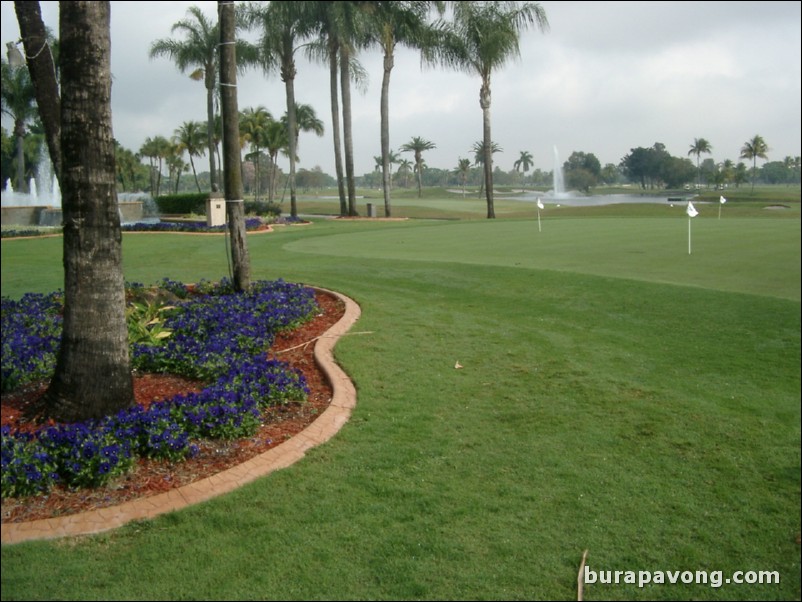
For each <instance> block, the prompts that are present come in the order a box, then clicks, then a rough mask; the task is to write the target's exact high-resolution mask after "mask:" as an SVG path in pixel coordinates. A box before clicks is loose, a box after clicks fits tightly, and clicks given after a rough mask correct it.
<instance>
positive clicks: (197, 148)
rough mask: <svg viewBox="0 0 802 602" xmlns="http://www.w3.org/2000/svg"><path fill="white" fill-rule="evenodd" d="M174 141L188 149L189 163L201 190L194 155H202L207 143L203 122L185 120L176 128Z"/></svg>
mask: <svg viewBox="0 0 802 602" xmlns="http://www.w3.org/2000/svg"><path fill="white" fill-rule="evenodd" d="M173 141H174V142H176V143H178V144H179V145H180V146H181V148H182V150H185V151H187V154H188V155H189V164H190V166H191V167H192V175H193V176H194V177H195V186H197V187H198V192H200V191H201V188H200V183H199V182H198V173H197V171H196V170H195V161H194V160H193V157H200V156H201V155H202V154H203V145H204V144H205V143H206V133H205V132H204V131H203V124H201V123H200V122H197V121H185V122H184V123H183V124H181V127H179V128H178V129H176V130H175V135H174V136H173Z"/></svg>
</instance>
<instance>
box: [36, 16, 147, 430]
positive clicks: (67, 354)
mask: <svg viewBox="0 0 802 602" xmlns="http://www.w3.org/2000/svg"><path fill="white" fill-rule="evenodd" d="M60 10H61V13H60V14H61V17H60V21H61V29H60V40H61V90H62V102H61V152H62V161H63V165H62V184H61V187H62V209H63V212H64V237H63V239H64V322H63V331H62V338H61V348H60V351H59V355H58V360H57V363H56V371H55V374H54V376H53V379H52V381H51V383H50V386H49V388H48V390H47V392H46V394H45V400H46V403H47V411H48V414H49V415H50V416H51V417H53V418H55V419H56V420H60V421H76V420H84V419H87V418H100V417H102V416H105V415H108V414H113V413H114V412H117V411H118V410H120V409H122V408H125V407H127V406H129V405H131V404H132V403H133V401H134V393H133V378H132V376H131V363H130V359H129V346H128V329H127V326H126V321H125V283H124V279H123V272H122V244H121V243H122V233H121V230H120V215H119V209H118V205H117V193H116V190H115V177H114V174H115V169H114V137H113V134H112V129H111V72H110V69H109V49H110V40H109V13H110V10H109V3H108V2H75V1H72V2H61V3H60Z"/></svg>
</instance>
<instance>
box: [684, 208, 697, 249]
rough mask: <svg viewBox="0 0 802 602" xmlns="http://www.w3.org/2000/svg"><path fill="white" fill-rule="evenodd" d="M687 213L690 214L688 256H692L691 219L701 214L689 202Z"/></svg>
mask: <svg viewBox="0 0 802 602" xmlns="http://www.w3.org/2000/svg"><path fill="white" fill-rule="evenodd" d="M685 213H687V214H688V255H690V254H691V219H693V218H694V217H696V216H697V215H699V212H698V211H697V210H696V207H694V206H693V203H691V202H690V201H688V208H687V209H686V210H685Z"/></svg>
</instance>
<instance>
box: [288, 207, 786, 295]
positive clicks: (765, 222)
mask: <svg viewBox="0 0 802 602" xmlns="http://www.w3.org/2000/svg"><path fill="white" fill-rule="evenodd" d="M688 222H689V220H688V219H687V218H683V217H681V216H679V215H678V217H677V219H651V218H602V219H598V218H595V219H545V218H544V219H542V220H541V223H540V226H538V222H537V220H531V221H518V220H516V221H503V220H498V221H496V220H487V221H471V222H432V221H420V222H418V221H415V222H406V223H403V224H398V223H393V224H389V223H386V224H377V223H375V222H371V223H370V224H367V223H366V224H364V227H365V230H356V229H350V230H349V232H348V233H337V234H332V235H330V236H317V237H309V238H303V239H299V240H296V241H294V242H291V243H288V244H287V245H286V247H285V248H286V249H287V250H289V251H293V252H300V253H314V254H321V255H327V256H341V257H355V258H359V257H364V258H380V259H403V260H421V261H439V262H457V263H466V264H482V265H498V266H510V267H521V268H525V269H539V270H558V271H568V272H576V273H583V274H593V275H598V276H605V277H614V278H624V279H634V280H643V281H649V282H661V283H671V284H678V285H686V286H698V287H703V288H709V289H715V290H722V291H731V292H741V293H750V294H759V295H767V296H773V297H780V298H785V299H792V300H797V301H798V300H800V228H799V222H798V221H796V220H772V219H737V220H735V219H731V220H726V219H723V220H717V219H694V220H692V221H691V224H690V234H689V228H688ZM689 237H690V247H691V249H690V251H691V252H690V253H689V248H688V247H689Z"/></svg>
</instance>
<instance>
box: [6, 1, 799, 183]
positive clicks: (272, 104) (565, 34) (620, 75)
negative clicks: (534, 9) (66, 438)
mask: <svg viewBox="0 0 802 602" xmlns="http://www.w3.org/2000/svg"><path fill="white" fill-rule="evenodd" d="M111 4H112V9H111V11H112V12H111V37H112V65H111V67H112V73H113V75H114V84H113V94H112V112H113V122H114V123H113V127H114V135H115V137H116V138H117V139H118V140H119V141H120V143H121V144H122V145H123V146H124V147H126V148H129V149H131V150H133V151H138V150H139V148H140V146H141V145H142V143H143V142H144V140H145V138H146V137H149V136H156V135H164V136H170V135H172V133H173V132H174V130H175V129H176V128H177V127H179V126H180V125H181V124H182V123H183V122H184V121H187V120H198V121H203V120H205V119H206V104H205V103H206V97H205V89H204V87H203V84H202V83H200V82H195V81H192V80H190V79H189V78H188V77H187V75H185V74H182V73H180V72H179V71H178V69H177V68H176V67H175V65H174V64H173V63H172V62H171V61H170V60H169V59H166V58H160V59H154V60H151V59H150V58H149V57H148V50H149V47H150V45H151V43H152V42H153V41H154V40H157V39H162V38H169V37H172V36H173V34H172V33H171V31H170V28H171V26H172V25H173V23H175V22H176V21H179V20H181V19H183V18H185V17H186V16H187V12H186V11H187V8H188V7H189V6H192V5H196V6H199V7H200V8H201V9H202V10H203V11H204V12H205V13H206V14H207V15H209V17H210V18H216V14H217V2H146V1H144V2H112V3H111ZM540 4H541V5H542V6H543V8H544V9H545V11H546V15H547V17H548V20H549V24H550V27H549V30H548V31H547V32H545V33H543V32H540V31H538V30H530V31H528V32H525V33H524V34H523V36H522V40H521V57H520V59H519V60H517V61H513V62H511V63H510V64H508V66H506V67H505V68H503V69H502V70H500V71H498V72H497V73H495V74H494V77H493V81H492V91H493V99H492V108H491V110H492V120H493V121H492V123H493V139H494V140H495V141H497V142H498V144H499V145H500V146H501V148H502V149H503V150H504V152H503V153H498V154H496V155H495V162H496V164H497V165H499V166H500V167H501V168H502V169H505V170H506V169H511V168H512V165H513V163H514V162H515V160H516V159H518V157H519V156H520V153H521V151H528V152H530V153H531V154H532V156H533V158H534V161H535V167H537V168H540V169H543V170H544V171H549V170H551V169H552V167H553V163H554V150H553V149H554V147H555V146H556V147H557V149H558V152H559V156H560V158H561V161H564V160H565V159H566V158H567V157H568V156H569V155H570V154H571V153H572V152H574V151H581V152H585V153H593V154H594V155H596V157H597V158H598V159H599V161H600V162H601V163H602V164H603V165H604V164H606V163H614V164H618V163H619V162H620V161H621V159H622V158H623V157H624V156H625V155H627V154H628V153H629V152H630V150H631V149H632V148H636V147H640V146H643V147H648V146H651V145H653V144H654V143H655V142H661V143H663V144H665V146H666V148H667V150H668V152H669V153H671V154H672V155H675V156H679V157H686V156H688V150H689V148H690V146H691V144H692V143H693V141H694V139H695V138H705V139H706V140H708V141H709V142H710V144H711V145H712V151H713V152H712V154H711V155H703V156H702V158H703V159H704V158H708V157H710V158H713V159H714V160H716V161H723V160H725V159H731V160H733V161H738V160H739V154H740V149H741V147H742V146H743V144H744V142H746V141H747V140H749V139H750V138H752V137H753V136H755V135H760V136H762V137H763V138H764V139H765V141H766V143H767V144H768V146H769V149H770V150H769V153H768V156H769V160H782V159H783V158H784V157H786V156H789V155H790V156H794V157H796V156H799V155H800V145H801V144H800V139H801V138H802V134H801V131H802V130H801V129H800V115H801V114H802V103H801V102H800V73H802V68H801V67H800V56H802V45H801V44H800V30H801V29H802V25H801V23H800V3H799V2H548V1H544V2H541V3H540ZM41 5H42V12H43V16H44V19H45V22H46V24H47V25H48V26H49V27H51V28H52V29H53V30H54V31H56V32H57V31H58V3H57V2H42V3H41ZM18 39H19V30H18V28H17V22H16V16H15V14H14V7H13V2H10V1H7V0H3V1H2V42H3V44H4V45H5V43H7V42H9V41H16V40H18ZM359 58H360V60H361V62H362V64H363V66H364V67H365V69H366V70H367V72H368V74H369V77H370V82H369V85H368V89H367V91H366V92H365V93H364V94H360V93H356V92H355V93H354V95H353V103H354V107H353V118H354V152H355V162H356V173H357V174H360V175H361V174H363V173H365V172H368V171H372V170H373V169H374V167H375V161H374V156H376V155H379V154H380V141H379V121H380V120H379V97H380V90H381V78H382V70H381V65H382V61H381V54H380V52H379V51H378V50H376V51H372V52H366V53H364V54H362V55H361V56H360V57H359ZM238 83H239V107H240V110H242V109H243V108H246V107H256V106H259V105H262V106H265V107H266V108H267V109H268V110H269V111H270V112H271V113H272V114H273V115H274V116H275V117H280V116H281V115H282V114H283V113H284V110H285V108H286V104H285V100H284V87H283V84H282V82H281V81H280V79H279V78H278V77H277V76H275V75H271V76H265V75H263V74H262V73H261V72H257V71H250V72H247V73H246V74H244V75H242V76H240V78H239V82H238ZM328 86H329V83H328V69H327V68H326V67H324V66H321V65H314V64H310V63H308V62H307V61H306V60H305V59H303V58H301V59H300V60H299V64H298V75H297V79H296V99H297V101H298V102H299V103H305V104H310V105H312V106H313V107H314V108H315V110H316V112H317V115H318V117H319V118H320V119H321V120H322V121H323V122H324V124H325V127H326V135H325V136H324V137H323V138H317V137H316V136H314V135H313V134H302V136H301V139H300V157H301V163H300V167H306V168H312V167H315V166H320V167H321V168H322V169H323V170H324V171H326V172H328V173H332V174H333V173H334V160H333V150H332V141H331V137H330V131H331V128H330V124H331V112H330V105H329V87H328ZM4 126H5V127H6V128H7V129H8V124H7V122H6V121H5V120H4ZM414 136H420V137H423V138H425V139H427V140H430V141H431V142H433V143H434V144H435V145H436V147H437V148H436V149H434V150H431V151H428V152H426V153H425V154H424V159H425V160H426V162H427V164H428V165H429V166H431V167H438V168H442V169H453V168H454V167H455V166H456V165H457V163H458V160H459V158H461V157H466V158H470V159H473V154H472V152H471V147H472V146H473V144H474V143H475V142H476V141H478V140H481V137H482V116H481V109H480V108H479V80H478V77H477V76H474V75H468V74H465V73H461V72H453V71H446V70H443V69H439V68H438V69H432V68H424V69H422V68H421V65H420V58H419V55H418V53H416V52H413V51H409V50H405V49H403V48H400V49H399V50H398V51H397V56H396V61H395V68H394V70H393V72H392V79H391V85H390V137H391V142H390V143H391V147H392V148H393V149H395V150H397V149H398V148H399V147H400V146H401V145H403V144H404V143H406V142H408V141H409V140H410V139H411V138H412V137H414ZM408 158H409V159H410V160H412V156H411V155H410V156H408ZM203 161H205V159H204V160H203Z"/></svg>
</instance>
